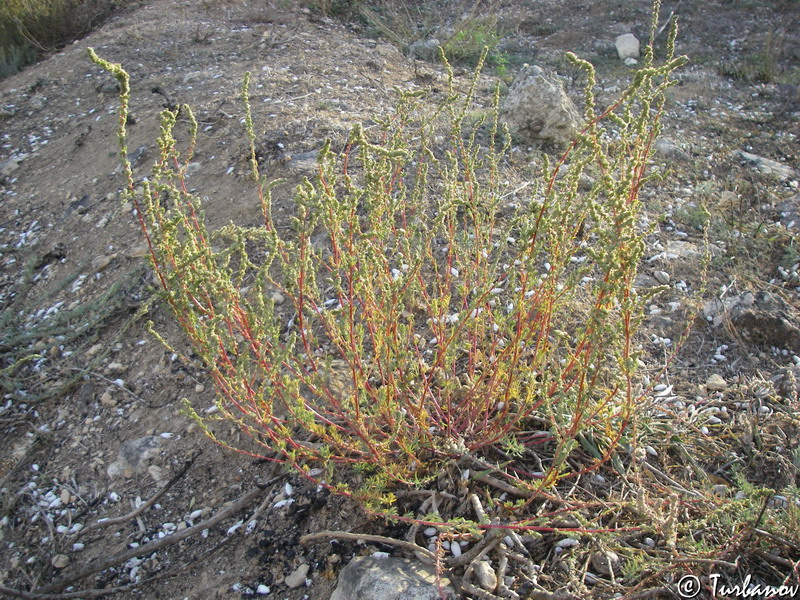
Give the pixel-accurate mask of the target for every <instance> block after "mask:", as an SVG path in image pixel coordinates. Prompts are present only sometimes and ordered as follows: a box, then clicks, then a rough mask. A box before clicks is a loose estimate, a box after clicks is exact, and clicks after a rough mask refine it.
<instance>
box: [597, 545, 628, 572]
mask: <svg viewBox="0 0 800 600" xmlns="http://www.w3.org/2000/svg"><path fill="white" fill-rule="evenodd" d="M621 565H622V560H621V559H620V557H619V554H617V553H616V552H612V551H611V550H608V551H605V552H595V553H594V554H592V567H593V568H594V570H595V571H596V572H597V573H600V574H601V575H607V576H611V575H613V574H615V573H617V572H618V571H619V568H620V566H621Z"/></svg>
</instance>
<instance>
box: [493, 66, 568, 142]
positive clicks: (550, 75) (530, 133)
mask: <svg viewBox="0 0 800 600" xmlns="http://www.w3.org/2000/svg"><path fill="white" fill-rule="evenodd" d="M500 115H501V118H502V119H503V121H505V123H506V124H507V125H508V127H509V130H510V132H511V134H512V136H514V137H515V138H516V139H518V140H519V141H521V142H526V143H546V144H555V145H557V146H564V145H567V144H569V143H570V142H571V141H572V139H573V138H574V137H575V136H576V135H577V133H578V126H579V124H580V120H581V119H580V114H579V112H578V109H577V108H576V107H575V104H573V102H572V100H571V99H570V98H569V96H568V95H567V92H566V90H565V89H564V84H563V82H562V81H561V80H560V79H559V78H558V75H557V74H556V73H555V72H553V71H545V70H544V69H542V68H541V67H538V66H535V65H534V66H528V67H525V68H524V69H523V70H522V71H521V72H520V73H519V75H517V77H516V79H515V80H514V83H513V84H512V85H511V89H510V90H509V91H508V95H507V96H506V99H505V100H504V101H503V105H502V107H501V110H500Z"/></svg>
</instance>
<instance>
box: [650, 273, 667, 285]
mask: <svg viewBox="0 0 800 600" xmlns="http://www.w3.org/2000/svg"><path fill="white" fill-rule="evenodd" d="M653 279H655V280H656V281H657V282H658V283H660V284H661V285H669V273H667V272H666V271H653Z"/></svg>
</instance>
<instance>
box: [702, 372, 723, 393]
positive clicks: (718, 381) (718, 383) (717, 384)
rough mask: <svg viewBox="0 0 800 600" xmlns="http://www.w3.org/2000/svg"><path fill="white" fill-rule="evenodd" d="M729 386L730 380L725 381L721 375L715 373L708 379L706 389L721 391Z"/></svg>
mask: <svg viewBox="0 0 800 600" xmlns="http://www.w3.org/2000/svg"><path fill="white" fill-rule="evenodd" d="M727 387H728V382H727V381H725V380H724V379H723V378H722V377H721V376H720V375H717V374H716V373H713V374H711V375H709V376H708V379H706V390H708V391H709V392H721V391H723V390H725V389H727Z"/></svg>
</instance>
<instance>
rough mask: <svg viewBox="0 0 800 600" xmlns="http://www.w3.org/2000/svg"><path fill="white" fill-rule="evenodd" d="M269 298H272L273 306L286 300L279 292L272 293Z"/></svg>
mask: <svg viewBox="0 0 800 600" xmlns="http://www.w3.org/2000/svg"><path fill="white" fill-rule="evenodd" d="M271 298H272V303H273V304H274V305H275V306H279V305H281V304H283V303H284V301H285V300H286V298H284V297H283V294H281V293H280V292H274V293H273V294H272V296H271Z"/></svg>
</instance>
